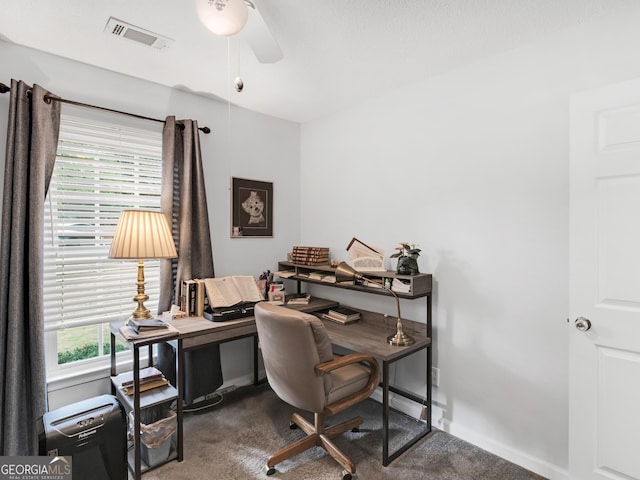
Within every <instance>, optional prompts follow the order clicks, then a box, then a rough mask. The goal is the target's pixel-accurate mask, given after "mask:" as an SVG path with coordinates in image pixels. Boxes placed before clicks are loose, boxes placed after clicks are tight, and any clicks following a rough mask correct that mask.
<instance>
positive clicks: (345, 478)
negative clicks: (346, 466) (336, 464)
mask: <svg viewBox="0 0 640 480" xmlns="http://www.w3.org/2000/svg"><path fill="white" fill-rule="evenodd" d="M352 478H353V477H352V476H351V474H350V473H349V472H347V471H344V472H342V480H351V479H352Z"/></svg>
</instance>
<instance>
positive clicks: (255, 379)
mask: <svg viewBox="0 0 640 480" xmlns="http://www.w3.org/2000/svg"><path fill="white" fill-rule="evenodd" d="M258 350H259V349H258V334H255V335H254V336H253V386H254V387H255V386H256V385H258V383H259V382H260V381H259V379H258V353H259V352H258Z"/></svg>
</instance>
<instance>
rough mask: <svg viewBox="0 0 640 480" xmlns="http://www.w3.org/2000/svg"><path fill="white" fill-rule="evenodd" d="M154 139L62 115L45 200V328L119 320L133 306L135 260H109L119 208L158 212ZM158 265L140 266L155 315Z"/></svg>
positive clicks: (152, 134)
mask: <svg viewBox="0 0 640 480" xmlns="http://www.w3.org/2000/svg"><path fill="white" fill-rule="evenodd" d="M161 174H162V136H161V133H160V132H158V131H150V130H144V129H137V128H131V127H124V126H120V125H113V124H108V123H104V122H98V121H94V120H87V119H83V118H76V117H72V116H69V115H64V114H63V115H62V119H61V127H60V138H59V142H58V155H57V158H56V164H55V167H54V172H53V177H52V180H51V185H50V187H49V192H48V195H47V199H46V202H45V232H44V234H45V235H44V255H45V258H44V314H45V330H46V331H52V330H58V329H61V328H68V327H76V326H81V325H90V324H98V323H104V322H110V321H122V320H125V319H126V318H128V316H129V315H130V314H131V312H132V311H133V310H134V308H135V306H136V304H135V302H133V301H132V298H133V296H134V295H135V294H136V279H137V262H136V261H122V260H115V259H109V258H108V253H109V247H110V245H111V239H112V238H113V233H114V231H115V227H116V224H117V222H118V217H119V215H120V212H121V211H122V210H123V209H136V208H140V209H147V210H160V189H161ZM159 270H160V264H159V261H157V260H155V261H154V260H151V261H145V270H144V273H145V281H146V286H145V291H146V293H147V295H149V297H150V299H149V301H148V302H146V303H145V306H146V307H147V308H148V309H149V310H150V311H151V312H153V313H155V312H156V310H157V303H158V291H159Z"/></svg>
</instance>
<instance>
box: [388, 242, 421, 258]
mask: <svg viewBox="0 0 640 480" xmlns="http://www.w3.org/2000/svg"><path fill="white" fill-rule="evenodd" d="M396 250H397V252H396V253H394V254H393V255H391V257H390V258H400V257H409V258H413V259H417V258H418V257H419V256H420V252H421V251H422V250H420V249H419V248H416V244H415V243H412V244H408V243H406V242H400V246H399V247H396Z"/></svg>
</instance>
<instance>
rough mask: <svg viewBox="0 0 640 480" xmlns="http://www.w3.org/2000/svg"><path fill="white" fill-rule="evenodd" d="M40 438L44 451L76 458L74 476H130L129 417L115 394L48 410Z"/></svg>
mask: <svg viewBox="0 0 640 480" xmlns="http://www.w3.org/2000/svg"><path fill="white" fill-rule="evenodd" d="M38 441H39V454H40V455H58V456H70V457H71V458H72V472H73V479H74V480H84V479H87V478H91V479H95V480H127V476H128V471H127V470H128V467H127V418H126V415H125V412H124V409H123V408H122V405H120V402H119V401H118V399H117V398H116V397H114V396H113V395H100V396H97V397H93V398H90V399H88V400H83V401H81V402H77V403H73V404H71V405H67V406H65V407H61V408H58V409H57V410H53V411H50V412H47V413H45V414H44V415H43V416H42V417H41V418H40V419H39V422H38Z"/></svg>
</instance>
